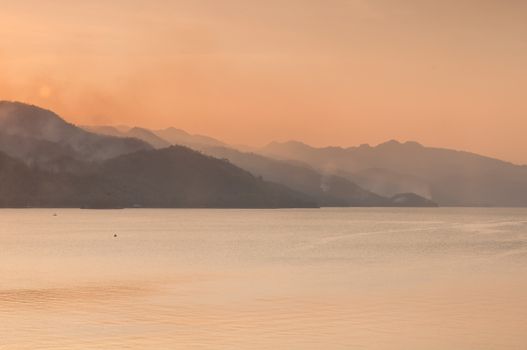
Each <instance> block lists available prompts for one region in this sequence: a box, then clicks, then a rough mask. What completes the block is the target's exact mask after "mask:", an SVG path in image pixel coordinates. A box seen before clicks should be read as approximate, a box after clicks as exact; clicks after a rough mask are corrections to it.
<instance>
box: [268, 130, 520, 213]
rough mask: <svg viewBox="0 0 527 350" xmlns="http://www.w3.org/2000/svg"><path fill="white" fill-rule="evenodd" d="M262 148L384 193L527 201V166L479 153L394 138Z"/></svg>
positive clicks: (491, 202) (454, 201)
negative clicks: (354, 143)
mask: <svg viewBox="0 0 527 350" xmlns="http://www.w3.org/2000/svg"><path fill="white" fill-rule="evenodd" d="M260 152H261V153H262V154H264V155H266V156H268V157H273V158H277V159H282V160H294V161H297V162H298V161H300V162H304V163H305V164H309V165H310V166H312V167H314V168H315V169H318V170H319V171H323V172H327V173H331V174H338V175H340V176H343V177H345V178H347V179H349V180H350V181H354V182H356V183H357V184H359V185H361V186H363V187H364V188H366V189H368V190H370V191H374V192H376V193H377V194H380V195H385V196H390V195H393V194H394V193H398V192H413V193H416V194H419V195H421V196H424V197H427V198H429V199H431V200H433V201H434V202H436V203H438V204H439V205H442V206H513V207H514V206H527V167H526V166H519V165H515V164H511V163H508V162H504V161H501V160H497V159H493V158H489V157H483V156H480V155H477V154H474V153H469V152H462V151H453V150H448V149H441V148H431V147H424V146H422V145H420V144H419V143H416V142H406V143H400V142H397V141H393V140H392V141H389V142H386V143H383V144H380V145H378V146H376V147H370V146H368V145H362V146H359V147H350V148H340V147H326V148H315V147H311V146H308V145H306V144H303V143H301V142H294V141H292V142H285V143H277V142H273V143H271V144H269V145H268V146H266V147H265V148H263V149H262V150H260Z"/></svg>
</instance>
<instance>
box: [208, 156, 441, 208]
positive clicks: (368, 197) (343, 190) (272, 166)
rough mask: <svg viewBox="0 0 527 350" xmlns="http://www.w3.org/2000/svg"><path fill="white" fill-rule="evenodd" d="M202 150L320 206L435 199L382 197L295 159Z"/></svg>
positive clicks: (427, 203)
mask: <svg viewBox="0 0 527 350" xmlns="http://www.w3.org/2000/svg"><path fill="white" fill-rule="evenodd" d="M203 152H205V153H207V154H210V155H212V156H215V157H219V158H225V159H228V160H229V161H230V162H232V163H233V164H235V165H237V166H239V167H240V168H243V169H245V170H248V171H250V172H251V173H252V174H254V175H257V176H261V177H263V179H265V180H269V181H272V182H276V183H279V184H282V185H285V186H287V187H289V188H291V189H294V190H296V191H299V192H302V193H305V194H307V195H309V196H311V197H312V198H315V199H316V200H317V202H318V203H319V204H320V205H322V206H344V207H347V206H381V207H382V206H435V203H433V202H431V201H427V200H426V199H425V198H423V197H420V196H417V195H414V196H401V193H397V195H399V196H398V197H397V198H391V197H392V196H389V197H390V198H387V197H383V196H380V195H378V194H375V193H373V192H370V191H367V190H364V189H363V188H361V187H359V186H358V185H356V184H355V183H353V182H351V181H350V180H348V179H346V178H344V177H341V176H336V175H333V174H325V173H321V172H318V171H316V170H315V169H313V168H311V167H310V166H308V165H306V164H301V163H298V162H297V163H295V162H287V161H281V160H275V159H272V158H268V157H264V156H262V155H258V154H255V153H248V152H240V151H237V150H234V149H232V148H226V147H209V148H204V149H203ZM394 195H395V194H394Z"/></svg>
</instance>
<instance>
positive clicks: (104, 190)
mask: <svg viewBox="0 0 527 350" xmlns="http://www.w3.org/2000/svg"><path fill="white" fill-rule="evenodd" d="M0 130H2V134H1V135H0V140H1V142H0V206H2V207H86V208H120V207H162V208H166V207H168V208H179V207H198V208H201V207H214V208H283V207H318V204H317V203H316V201H314V200H312V199H311V198H309V197H308V196H306V195H304V194H302V193H298V192H295V191H293V190H291V189H289V188H286V187H284V186H281V185H278V184H273V183H269V182H266V181H263V180H261V179H259V178H257V177H255V176H253V175H252V174H250V173H249V172H247V171H245V170H242V169H240V168H238V167H236V166H234V165H232V164H231V163H229V162H227V161H224V160H219V159H216V158H213V157H210V156H206V155H204V154H202V153H199V152H197V151H194V150H191V149H190V148H187V147H183V146H170V147H167V148H163V149H160V150H155V149H153V147H152V146H150V145H148V144H147V143H146V142H143V141H140V140H139V139H136V138H128V137H124V138H120V137H114V136H107V135H104V136H103V135H98V134H94V133H90V132H88V131H85V130H83V129H80V128H77V127H76V126H74V125H72V124H68V123H66V122H65V121H64V120H62V119H61V118H60V117H58V116H57V115H56V114H54V113H52V112H50V111H46V110H43V109H40V108H38V107H35V106H29V105H24V104H21V103H11V102H1V103H0Z"/></svg>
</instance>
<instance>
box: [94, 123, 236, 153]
mask: <svg viewBox="0 0 527 350" xmlns="http://www.w3.org/2000/svg"><path fill="white" fill-rule="evenodd" d="M83 128H84V129H85V130H88V131H91V132H94V133H98V134H102V135H110V136H117V137H135V138H138V139H140V140H143V141H145V142H147V143H149V144H150V145H151V146H153V147H155V148H163V147H168V146H170V145H181V146H188V147H191V148H194V149H200V148H203V147H211V146H215V147H222V146H226V144H225V143H223V142H221V141H219V140H216V139H214V138H212V137H208V136H203V135H192V134H189V133H188V132H186V131H184V130H181V129H176V128H173V127H170V128H166V129H162V130H148V129H145V128H139V127H133V128H128V127H121V128H118V127H114V126H108V125H101V126H97V125H95V126H83Z"/></svg>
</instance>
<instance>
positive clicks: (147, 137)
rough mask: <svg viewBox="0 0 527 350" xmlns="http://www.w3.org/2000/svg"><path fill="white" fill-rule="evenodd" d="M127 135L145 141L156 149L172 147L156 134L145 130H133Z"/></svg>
mask: <svg viewBox="0 0 527 350" xmlns="http://www.w3.org/2000/svg"><path fill="white" fill-rule="evenodd" d="M126 135H127V136H128V137H135V138H137V139H140V140H143V141H145V142H146V143H148V144H150V145H151V146H153V147H155V148H165V147H168V146H170V145H171V143H170V142H168V141H165V140H164V139H162V138H161V137H159V136H157V135H156V134H154V133H153V132H152V131H150V130H147V129H143V128H137V127H136V128H132V129H130V130H129V131H128V132H127V133H126Z"/></svg>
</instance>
